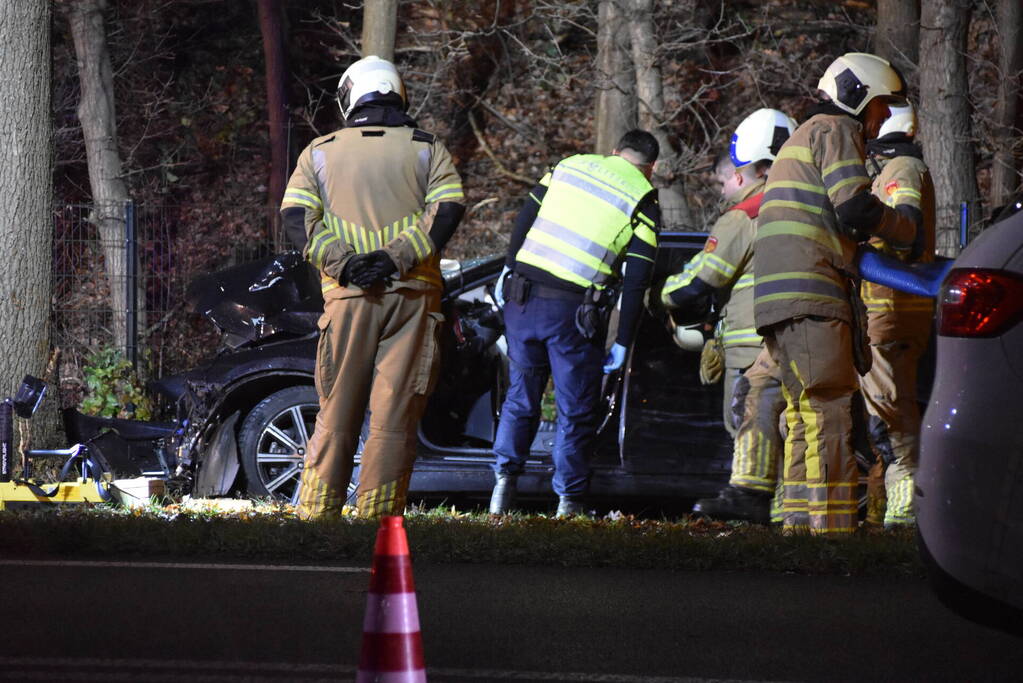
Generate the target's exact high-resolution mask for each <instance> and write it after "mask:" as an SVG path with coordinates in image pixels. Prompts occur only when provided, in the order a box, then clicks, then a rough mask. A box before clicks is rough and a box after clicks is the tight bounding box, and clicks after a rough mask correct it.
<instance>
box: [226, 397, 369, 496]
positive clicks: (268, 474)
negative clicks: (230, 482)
mask: <svg viewBox="0 0 1023 683" xmlns="http://www.w3.org/2000/svg"><path fill="white" fill-rule="evenodd" d="M319 410H320V403H319V398H318V397H317V395H316V389H314V388H313V387H310V386H298V387H288V388H287V389H281V390H280V391H278V392H275V393H273V394H270V395H269V396H267V397H266V398H264V399H263V400H262V401H260V402H259V403H258V404H257V405H256V407H255V408H253V409H252V411H251V412H249V414H248V415H247V416H246V417H245V421H244V422H243V423H242V426H241V430H240V436H239V439H238V448H239V451H240V454H241V461H242V462H241V464H242V469H243V470H244V472H245V478H246V481H247V490H248V493H249V495H251V496H257V497H267V496H269V497H270V498H273V499H275V500H278V501H282V502H286V503H291V504H292V505H296V504H298V495H299V484H300V482H301V480H302V466H303V461H304V459H305V454H306V450H307V448H308V444H309V437H310V436H312V434H313V429H314V427H315V425H316V414H317V413H318V412H319ZM362 444H363V440H362V438H361V437H360V438H359V447H358V449H357V450H356V453H355V468H354V469H353V471H352V481H351V483H350V484H349V485H348V498H347V501H346V502H347V503H348V504H349V505H351V504H353V503H354V501H355V490H356V487H357V486H358V483H359V462H360V460H361V456H362Z"/></svg>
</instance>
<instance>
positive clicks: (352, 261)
mask: <svg viewBox="0 0 1023 683" xmlns="http://www.w3.org/2000/svg"><path fill="white" fill-rule="evenodd" d="M368 256H369V254H356V255H355V256H352V257H351V258H349V259H348V260H347V261H345V265H344V266H343V267H342V268H341V273H340V274H339V275H338V278H337V281H338V283H339V284H340V285H341V286H342V287H347V286H348V284H349V283H350V282H355V278H356V277H359V276H361V275H362V274H363V273H364V272H365V271H366V269H367V267H368V266H369V260H368V258H367V257H368Z"/></svg>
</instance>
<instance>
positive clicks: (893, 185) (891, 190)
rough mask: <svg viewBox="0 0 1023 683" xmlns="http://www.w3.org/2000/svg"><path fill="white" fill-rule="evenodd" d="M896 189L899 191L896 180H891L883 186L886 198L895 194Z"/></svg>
mask: <svg viewBox="0 0 1023 683" xmlns="http://www.w3.org/2000/svg"><path fill="white" fill-rule="evenodd" d="M897 189H899V181H898V180H892V181H890V182H889V183H888V184H887V185H885V186H884V191H885V194H887V195H888V196H891V195H893V194H895V191H896V190H897Z"/></svg>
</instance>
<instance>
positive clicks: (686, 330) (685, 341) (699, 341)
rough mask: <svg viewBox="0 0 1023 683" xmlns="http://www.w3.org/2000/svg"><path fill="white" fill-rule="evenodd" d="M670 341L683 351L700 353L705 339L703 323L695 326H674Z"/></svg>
mask: <svg viewBox="0 0 1023 683" xmlns="http://www.w3.org/2000/svg"><path fill="white" fill-rule="evenodd" d="M672 339H673V341H674V342H675V344H676V346H678V347H679V348H680V349H682V350H683V351H702V350H703V344H704V341H705V339H704V338H703V323H697V324H695V325H676V326H675V333H674V334H673V335H672Z"/></svg>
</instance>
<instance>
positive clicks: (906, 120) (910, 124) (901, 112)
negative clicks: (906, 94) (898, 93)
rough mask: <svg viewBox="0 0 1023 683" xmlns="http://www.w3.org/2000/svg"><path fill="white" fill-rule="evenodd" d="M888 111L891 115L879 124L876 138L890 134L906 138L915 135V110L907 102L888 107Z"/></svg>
mask: <svg viewBox="0 0 1023 683" xmlns="http://www.w3.org/2000/svg"><path fill="white" fill-rule="evenodd" d="M888 109H889V110H890V111H891V114H890V115H889V116H888V118H887V119H885V120H884V123H882V124H881V130H879V131H878V132H877V137H878V138H883V137H884V136H885V135H891V134H892V133H902V134H904V135H906V136H907V137H913V136H914V135H916V110H915V109H913V105H912V104H911V103H910V102H909V101H907V102H906V103H905V104H899V105H895V104H892V105H889V106H888Z"/></svg>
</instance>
